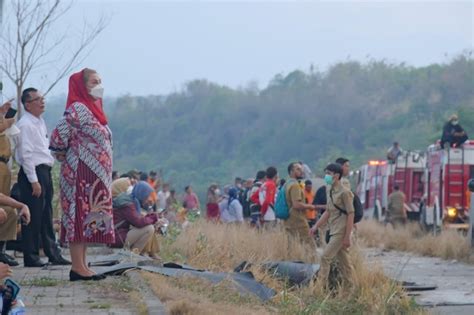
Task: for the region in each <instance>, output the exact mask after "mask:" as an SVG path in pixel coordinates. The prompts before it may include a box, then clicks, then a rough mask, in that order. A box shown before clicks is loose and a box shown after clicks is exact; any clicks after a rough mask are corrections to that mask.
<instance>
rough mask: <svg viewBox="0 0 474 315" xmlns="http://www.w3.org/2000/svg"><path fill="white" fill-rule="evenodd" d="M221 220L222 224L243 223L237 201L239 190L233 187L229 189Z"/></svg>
mask: <svg viewBox="0 0 474 315" xmlns="http://www.w3.org/2000/svg"><path fill="white" fill-rule="evenodd" d="M221 219H222V222H224V223H234V222H235V223H242V222H244V213H243V208H242V205H241V204H240V201H239V190H238V189H237V188H235V187H232V188H231V189H229V200H228V205H227V208H226V209H224V211H223V213H222V217H221Z"/></svg>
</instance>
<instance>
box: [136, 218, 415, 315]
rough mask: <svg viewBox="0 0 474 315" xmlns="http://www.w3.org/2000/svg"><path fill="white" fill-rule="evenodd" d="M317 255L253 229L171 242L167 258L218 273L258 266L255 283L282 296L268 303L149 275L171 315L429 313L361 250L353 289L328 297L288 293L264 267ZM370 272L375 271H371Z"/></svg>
mask: <svg viewBox="0 0 474 315" xmlns="http://www.w3.org/2000/svg"><path fill="white" fill-rule="evenodd" d="M313 252H314V250H313V251H311V250H309V249H307V248H304V247H303V246H302V245H301V244H299V243H298V242H296V241H295V240H294V239H289V238H288V237H287V235H286V234H285V233H284V231H282V230H280V229H274V230H269V231H263V232H261V231H256V230H253V229H251V228H249V227H247V226H226V225H216V224H212V223H207V222H202V221H199V222H196V223H194V224H193V225H192V226H191V227H189V228H188V229H186V230H185V231H183V232H182V233H181V234H179V235H178V236H177V237H176V239H175V240H174V241H173V242H165V243H164V244H163V247H162V252H161V256H162V257H164V258H165V259H169V258H172V259H174V260H176V259H177V260H181V262H185V263H187V264H190V265H192V266H195V267H199V268H205V269H209V270H213V271H232V269H233V268H234V267H235V266H236V265H238V264H239V263H241V262H242V261H248V262H251V263H253V264H254V267H253V268H252V269H251V271H252V273H253V274H254V276H255V278H256V279H257V280H258V281H261V282H263V283H264V284H266V285H267V286H269V287H271V288H272V289H274V290H275V291H276V292H277V295H276V296H275V297H274V298H273V299H272V300H271V301H269V302H267V303H262V302H261V301H260V300H258V299H256V298H254V297H248V296H240V295H239V294H238V293H236V291H234V290H233V289H232V288H230V286H227V285H226V284H225V283H223V284H219V285H213V284H210V283H208V282H206V281H202V280H197V279H190V278H185V279H171V278H165V277H162V276H159V275H153V274H148V273H145V274H144V276H145V278H146V279H147V280H148V281H149V283H150V285H151V286H152V288H153V290H154V291H155V293H156V294H157V295H158V296H159V297H160V299H161V300H162V301H163V302H164V303H165V305H166V306H167V307H168V310H169V311H170V313H171V314H275V313H279V314H418V313H423V311H422V310H421V309H419V308H418V307H416V305H415V303H414V302H413V301H412V299H410V298H409V297H407V295H406V294H405V292H403V290H402V289H401V288H400V287H399V286H398V285H397V284H396V283H394V282H393V281H391V280H390V279H388V278H386V277H385V275H384V274H383V272H382V269H381V268H379V267H374V266H373V265H371V266H370V267H368V265H367V264H366V263H365V262H364V261H363V258H362V255H360V254H359V251H358V249H357V248H356V247H354V249H353V250H352V261H353V264H354V268H355V270H356V276H355V278H354V279H353V283H352V285H351V286H346V287H340V288H339V289H338V290H337V292H326V291H324V290H323V289H322V288H321V287H318V286H316V285H315V284H311V285H309V286H306V287H302V288H288V287H287V286H286V284H285V282H283V281H279V280H276V279H275V278H273V277H270V276H269V275H268V274H267V273H266V272H264V271H262V270H261V269H259V268H258V264H259V263H261V262H266V261H270V260H302V261H305V262H314V259H315V255H314V253H313ZM369 268H370V269H369Z"/></svg>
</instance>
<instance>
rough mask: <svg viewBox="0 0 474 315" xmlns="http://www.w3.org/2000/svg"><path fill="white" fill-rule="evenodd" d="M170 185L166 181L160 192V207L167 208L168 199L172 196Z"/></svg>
mask: <svg viewBox="0 0 474 315" xmlns="http://www.w3.org/2000/svg"><path fill="white" fill-rule="evenodd" d="M169 189H170V185H169V184H167V183H165V184H163V188H162V189H161V190H160V191H159V192H158V209H166V200H167V199H168V197H169V196H170V191H169Z"/></svg>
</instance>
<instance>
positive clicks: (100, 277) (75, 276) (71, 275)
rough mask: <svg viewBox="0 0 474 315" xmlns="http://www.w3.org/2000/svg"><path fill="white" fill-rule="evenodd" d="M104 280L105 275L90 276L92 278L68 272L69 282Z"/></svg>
mask: <svg viewBox="0 0 474 315" xmlns="http://www.w3.org/2000/svg"><path fill="white" fill-rule="evenodd" d="M105 278H106V276H105V275H92V276H81V275H80V274H78V273H77V272H75V271H72V270H71V271H69V281H80V280H83V281H91V280H93V281H99V280H104V279H105Z"/></svg>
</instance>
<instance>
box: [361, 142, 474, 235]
mask: <svg viewBox="0 0 474 315" xmlns="http://www.w3.org/2000/svg"><path fill="white" fill-rule="evenodd" d="M355 174H356V185H357V189H356V192H357V194H358V195H359V198H360V199H361V202H362V204H363V205H364V207H365V217H367V218H375V219H377V220H380V221H382V220H383V219H384V214H385V209H386V207H387V199H388V195H389V194H390V193H391V192H392V191H393V187H394V186H395V185H398V186H399V187H400V190H401V191H402V192H404V193H405V195H406V200H407V201H406V204H405V209H406V210H407V214H408V218H409V219H411V220H416V221H418V220H419V221H420V223H422V224H424V225H427V226H431V227H434V226H436V227H438V226H441V225H443V227H445V228H456V229H462V230H467V229H468V228H469V225H468V222H469V206H470V193H469V189H468V187H467V182H468V180H469V179H470V178H473V177H474V140H470V141H466V142H465V143H464V144H463V146H462V147H459V148H445V149H441V148H440V147H439V144H435V145H431V146H430V147H428V149H427V151H426V152H415V151H407V152H403V153H402V154H401V155H400V156H399V157H398V158H397V160H396V161H395V163H389V162H388V161H370V162H369V163H368V164H366V165H363V166H362V167H361V168H360V169H359V170H358V171H357V172H356V173H355Z"/></svg>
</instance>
